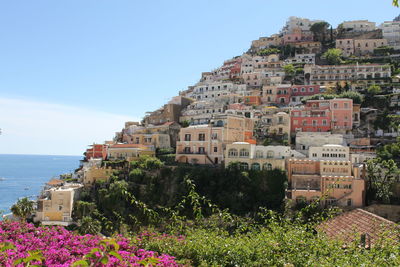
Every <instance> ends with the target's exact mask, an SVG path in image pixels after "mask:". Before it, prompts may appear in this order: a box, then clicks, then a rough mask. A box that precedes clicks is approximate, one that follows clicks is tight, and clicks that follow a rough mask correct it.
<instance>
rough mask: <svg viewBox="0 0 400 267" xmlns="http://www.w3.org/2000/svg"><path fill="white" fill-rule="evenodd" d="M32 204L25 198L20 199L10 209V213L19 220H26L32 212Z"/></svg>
mask: <svg viewBox="0 0 400 267" xmlns="http://www.w3.org/2000/svg"><path fill="white" fill-rule="evenodd" d="M33 204H34V203H33V201H32V200H29V199H28V198H27V197H24V198H21V199H19V200H18V201H17V203H16V204H14V205H13V206H12V207H11V212H12V213H13V215H14V216H16V217H18V218H20V219H21V220H26V219H27V218H28V216H30V215H31V214H32V213H33V211H34V208H33Z"/></svg>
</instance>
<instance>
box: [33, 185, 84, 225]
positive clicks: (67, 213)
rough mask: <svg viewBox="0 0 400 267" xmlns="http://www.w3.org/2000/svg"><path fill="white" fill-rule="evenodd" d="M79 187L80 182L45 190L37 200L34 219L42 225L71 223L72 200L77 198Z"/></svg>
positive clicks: (80, 186)
mask: <svg viewBox="0 0 400 267" xmlns="http://www.w3.org/2000/svg"><path fill="white" fill-rule="evenodd" d="M80 188H82V185H81V184H66V185H64V186H61V187H54V188H50V189H48V190H45V191H44V192H43V193H42V195H41V196H40V197H39V199H38V201H37V205H38V207H37V210H36V214H35V216H34V221H35V222H41V223H42V224H43V225H63V226H67V225H69V224H71V223H72V222H73V221H72V210H73V206H74V200H76V199H77V198H78V196H79V190H80Z"/></svg>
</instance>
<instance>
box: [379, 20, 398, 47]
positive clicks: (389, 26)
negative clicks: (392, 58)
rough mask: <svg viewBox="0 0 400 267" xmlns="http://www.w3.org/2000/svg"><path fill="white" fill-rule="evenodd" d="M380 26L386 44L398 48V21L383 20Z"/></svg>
mask: <svg viewBox="0 0 400 267" xmlns="http://www.w3.org/2000/svg"><path fill="white" fill-rule="evenodd" d="M380 28H381V29H382V34H383V38H384V39H386V40H387V41H388V45H389V46H391V47H393V48H394V49H400V21H385V22H384V23H382V24H381V26H380Z"/></svg>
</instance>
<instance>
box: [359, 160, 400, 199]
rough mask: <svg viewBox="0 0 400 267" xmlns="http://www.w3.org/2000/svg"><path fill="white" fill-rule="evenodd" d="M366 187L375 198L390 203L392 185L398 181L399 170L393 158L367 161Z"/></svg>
mask: <svg viewBox="0 0 400 267" xmlns="http://www.w3.org/2000/svg"><path fill="white" fill-rule="evenodd" d="M367 173H368V189H369V191H370V194H372V195H373V196H374V199H375V200H380V201H382V202H383V203H385V204H389V203H390V197H391V196H392V195H393V192H392V187H393V185H394V184H395V183H396V182H398V181H399V170H398V168H397V166H396V163H395V162H394V161H393V160H391V159H390V160H382V159H380V158H376V159H373V160H369V161H368V162H367Z"/></svg>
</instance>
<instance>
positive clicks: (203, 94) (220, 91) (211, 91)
mask: <svg viewBox="0 0 400 267" xmlns="http://www.w3.org/2000/svg"><path fill="white" fill-rule="evenodd" d="M246 91H247V86H246V84H235V83H232V82H213V83H200V84H198V85H196V86H195V87H194V89H193V91H192V92H190V93H188V95H187V96H188V97H191V98H193V99H196V100H210V101H211V100H213V99H216V98H219V97H223V96H227V95H230V94H233V93H235V94H240V95H244V94H245V92H246Z"/></svg>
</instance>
